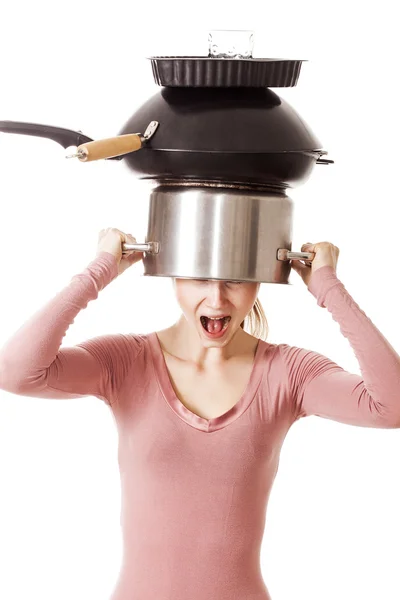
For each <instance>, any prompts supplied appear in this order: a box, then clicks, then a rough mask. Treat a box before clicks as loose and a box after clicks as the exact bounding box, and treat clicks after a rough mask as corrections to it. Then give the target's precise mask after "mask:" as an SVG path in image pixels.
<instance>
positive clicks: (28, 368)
mask: <svg viewBox="0 0 400 600" xmlns="http://www.w3.org/2000/svg"><path fill="white" fill-rule="evenodd" d="M117 275H118V266H117V260H116V258H115V257H114V256H113V255H112V254H110V253H109V252H101V253H99V255H98V256H97V257H96V258H95V259H94V260H93V261H92V262H91V263H90V264H89V265H88V266H87V267H86V269H85V270H84V271H83V272H82V273H79V274H77V275H74V277H72V279H71V282H70V283H69V285H67V286H66V287H65V288H64V289H63V290H61V291H60V292H59V293H58V294H57V295H56V296H55V297H54V298H52V299H51V300H50V301H49V302H48V303H47V304H46V305H45V306H44V307H43V308H42V309H40V310H39V311H38V312H36V313H35V314H34V315H33V316H32V317H31V318H30V319H29V320H28V321H27V322H26V323H24V324H23V325H22V327H20V328H19V329H18V330H17V332H16V333H15V334H14V335H13V336H12V337H11V338H10V339H9V340H8V341H7V343H6V344H5V345H4V346H3V347H2V348H1V349H0V389H3V390H5V391H8V392H11V393H14V394H20V395H22V396H34V397H36V398H59V399H64V398H78V397H80V396H90V395H93V396H97V397H99V398H101V399H102V400H104V401H106V402H107V403H108V404H111V402H112V398H113V397H114V395H115V392H116V390H117V388H118V384H119V382H120V381H122V379H123V378H124V377H125V375H126V373H127V370H128V368H129V366H130V364H131V363H132V360H133V359H134V358H135V357H136V356H137V354H138V353H139V351H140V347H139V345H138V341H137V339H136V338H135V336H125V335H123V334H118V335H104V336H99V337H96V338H93V339H91V340H87V341H85V342H82V343H80V344H77V345H76V346H73V347H66V348H63V349H61V350H60V346H61V342H62V339H63V337H64V336H65V334H66V332H67V330H68V328H69V326H70V325H71V324H72V323H73V322H74V319H75V317H76V315H77V314H78V313H79V312H80V311H81V310H83V309H84V308H86V306H87V305H88V303H89V301H90V300H94V299H96V298H97V297H98V294H99V292H100V290H102V289H103V288H104V287H105V286H106V285H108V284H109V283H110V282H111V281H112V280H113V279H114V278H115V277H116V276H117Z"/></svg>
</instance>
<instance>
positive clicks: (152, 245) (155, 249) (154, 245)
mask: <svg viewBox="0 0 400 600" xmlns="http://www.w3.org/2000/svg"><path fill="white" fill-rule="evenodd" d="M132 250H133V251H134V252H147V253H148V254H158V253H159V251H160V244H159V242H145V243H143V244H141V243H138V244H126V243H125V242H124V243H123V244H122V254H126V253H127V252H132Z"/></svg>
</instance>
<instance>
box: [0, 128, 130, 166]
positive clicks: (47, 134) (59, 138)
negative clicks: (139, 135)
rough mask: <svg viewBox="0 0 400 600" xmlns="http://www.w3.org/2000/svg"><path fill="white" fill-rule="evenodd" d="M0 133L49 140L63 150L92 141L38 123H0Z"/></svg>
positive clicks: (88, 138)
mask: <svg viewBox="0 0 400 600" xmlns="http://www.w3.org/2000/svg"><path fill="white" fill-rule="evenodd" d="M0 131H3V132H4V133H19V134H22V135H33V136H36V137H43V138H48V139H49V140H53V142H57V144H60V145H61V146H62V147H63V148H69V147H70V146H80V145H81V144H86V143H87V142H93V141H94V140H93V139H92V138H90V137H88V136H87V135H84V134H83V133H82V131H74V130H73V129H65V128H64V127H54V126H53V125H40V124H39V123H24V122H23V121H0ZM121 158H122V156H113V157H111V158H106V160H121Z"/></svg>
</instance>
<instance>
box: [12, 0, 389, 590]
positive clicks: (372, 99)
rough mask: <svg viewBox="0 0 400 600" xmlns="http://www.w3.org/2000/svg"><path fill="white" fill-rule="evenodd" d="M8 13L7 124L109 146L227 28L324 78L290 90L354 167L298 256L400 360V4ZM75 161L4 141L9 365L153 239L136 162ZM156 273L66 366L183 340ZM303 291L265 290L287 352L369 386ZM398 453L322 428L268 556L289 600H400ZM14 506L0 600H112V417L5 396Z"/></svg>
mask: <svg viewBox="0 0 400 600" xmlns="http://www.w3.org/2000/svg"><path fill="white" fill-rule="evenodd" d="M1 13H2V14H1V19H2V27H1V37H0V56H1V95H0V119H7V120H17V121H18V120H19V121H28V122H36V123H44V124H49V125H58V126H61V127H67V128H71V129H76V130H78V129H81V130H82V131H83V132H84V133H85V134H86V135H88V136H90V137H92V138H94V139H99V138H102V137H110V136H112V135H115V134H116V133H117V132H118V131H119V129H120V128H121V127H122V125H123V124H124V123H125V121H126V120H127V119H128V118H129V117H130V116H131V114H132V113H133V112H134V111H135V110H136V108H138V106H139V105H140V104H142V102H144V101H145V100H146V99H147V98H148V97H149V96H150V95H152V94H154V93H156V92H157V90H158V89H159V88H158V87H157V86H156V84H155V83H154V81H153V77H152V73H151V67H150V62H149V61H148V60H147V59H146V56H150V55H156V54H163V55H173V54H178V55H179V54H180V55H185V54H186V55H196V54H197V55H205V54H206V53H207V50H208V48H207V32H208V30H209V29H254V30H255V47H254V56H255V57H279V58H293V59H308V61H309V62H306V63H304V64H303V68H302V72H301V75H300V79H299V83H298V85H297V87H294V88H287V89H276V90H274V91H276V92H277V93H278V94H279V95H280V96H281V97H283V98H285V99H286V100H287V101H288V102H289V103H290V104H291V105H292V106H293V107H294V108H295V110H297V111H298V112H299V113H300V115H301V116H302V117H303V118H304V119H305V121H306V122H307V123H308V124H309V125H310V127H311V128H312V129H313V131H314V132H315V134H316V135H317V137H318V138H319V139H320V140H321V142H322V145H323V148H324V149H326V150H328V152H329V155H328V158H332V159H334V160H335V164H334V165H330V166H316V167H315V169H314V172H313V174H312V175H311V178H310V179H309V181H308V182H307V183H306V184H305V185H303V186H301V187H299V188H297V189H293V190H291V191H290V193H289V195H290V197H291V198H292V199H293V200H294V201H295V220H294V227H293V231H294V236H293V244H292V248H293V249H294V250H295V249H298V250H300V246H301V244H302V243H304V242H307V241H311V242H313V243H315V242H319V241H325V240H327V241H331V242H332V243H334V244H335V245H337V246H338V247H339V248H340V251H341V252H340V258H339V264H338V269H337V274H338V277H339V278H340V279H341V281H342V282H343V283H344V285H345V287H346V289H347V290H348V291H349V293H350V294H351V295H352V296H353V298H354V299H355V301H356V302H357V303H358V304H359V306H360V307H361V308H362V309H363V310H364V311H365V312H366V314H367V315H368V316H369V317H370V319H371V320H372V321H373V323H374V324H375V325H376V326H377V327H378V328H379V329H380V331H381V332H382V333H383V334H384V335H385V337H387V339H388V340H389V341H390V343H391V344H392V345H393V347H394V348H396V349H397V350H399V349H400V325H399V305H400V304H399V282H398V256H397V255H396V251H397V246H398V236H399V208H398V202H399V194H398V186H397V177H398V164H397V162H398V139H399V119H398V106H399V92H398V89H399V86H398V77H399V75H398V73H399V69H398V56H399V47H398V41H396V40H397V39H398V37H397V34H398V21H397V18H396V16H395V15H396V13H397V7H396V3H395V2H389V1H381V2H379V3H367V2H338V1H337V0H336V1H335V2H321V1H318V2H289V1H288V0H286V1H284V0H283V1H280V2H279V3H277V2H271V3H269V2H265V1H262V2H254V1H253V2H246V3H241V6H239V5H236V4H234V3H222V2H216V1H212V2H210V1H202V2H193V3H189V2H177V1H176V0H170V2H162V3H161V2H160V3H159V4H157V3H154V2H142V3H137V2H121V1H118V0H114V1H113V2H99V1H97V2H95V1H94V0H86V1H85V2H82V1H80V2H77V1H76V0H69V1H68V2H65V3H61V4H60V3H55V2H52V3H51V2H45V1H44V0H36V2H33V3H29V2H27V1H25V2H21V1H19V0H14V2H7V3H4V5H3V7H2V10H1ZM66 153H67V152H66V151H65V150H64V149H63V148H62V147H61V146H59V145H57V144H55V143H54V142H51V141H49V140H45V139H40V138H34V137H29V136H22V135H11V134H8V135H6V134H4V135H2V134H0V165H1V177H0V194H1V207H0V227H1V236H0V257H1V283H0V285H1V311H0V345H2V344H3V343H4V342H5V341H6V340H7V339H8V338H9V337H10V336H11V335H12V334H13V332H14V331H16V329H17V328H19V327H20V325H21V324H22V323H23V322H24V321H25V320H27V319H28V318H29V317H30V315H31V314H33V313H34V312H35V311H36V310H38V309H39V308H41V307H42V306H43V305H44V304H45V303H46V302H47V301H48V300H49V299H50V298H51V297H53V296H54V295H55V294H56V293H57V292H58V291H59V290H61V289H62V288H63V287H64V286H66V285H68V283H69V281H70V279H71V277H72V276H73V275H74V274H76V273H78V272H80V271H81V270H83V269H84V268H85V266H86V265H87V264H88V263H89V262H90V261H91V260H92V258H94V256H95V251H96V245H97V236H98V232H99V230H100V229H102V228H105V227H111V226H113V227H118V228H119V229H122V230H124V231H127V232H132V233H133V235H134V236H135V237H136V238H137V240H138V241H141V240H144V236H145V233H146V227H147V198H148V195H147V191H144V190H143V184H142V183H140V182H138V181H137V180H135V178H134V176H133V175H132V174H131V173H130V172H129V171H128V169H126V168H125V167H124V165H123V163H120V162H119V161H99V162H96V163H88V164H83V163H81V162H79V161H78V160H77V159H75V160H72V159H71V160H66V159H65V158H64V156H65V155H66ZM142 268H143V267H142V264H141V263H139V264H137V265H135V266H134V267H132V268H131V269H130V270H129V271H128V272H127V273H125V274H124V275H123V276H122V277H121V278H118V280H116V281H114V282H113V283H112V285H110V286H108V287H107V288H106V289H105V290H103V291H102V292H101V294H100V296H99V298H98V299H97V300H96V302H92V303H90V304H89V306H88V307H87V309H86V310H85V311H84V314H82V313H80V314H79V315H78V316H77V318H76V319H75V322H74V324H73V326H71V327H70V329H69V331H68V332H67V334H66V336H65V338H64V340H63V345H66V346H67V345H73V344H76V343H78V342H80V341H83V340H84V339H87V338H89V337H94V336H96V335H101V334H105V333H114V332H137V333H147V332H150V331H154V330H159V329H162V328H164V327H167V326H169V325H171V324H172V323H173V322H174V321H175V320H176V319H177V318H178V316H179V314H180V310H179V306H178V305H177V303H176V301H175V298H174V296H173V291H172V287H171V282H170V280H169V279H168V278H165V279H164V278H157V277H143V276H142ZM290 282H291V283H292V284H293V285H291V286H283V285H271V284H262V286H261V288H260V299H261V302H262V304H263V306H264V310H265V312H266V315H267V318H268V322H269V327H270V333H269V337H268V341H270V342H272V343H280V342H283V343H288V344H292V345H297V346H300V347H305V348H310V349H313V350H315V351H317V352H320V353H322V354H325V355H327V356H329V357H330V358H331V359H332V360H334V361H335V362H337V363H338V364H340V365H341V366H342V367H343V368H345V369H346V370H348V371H350V372H352V373H357V374H360V370H359V365H358V362H357V359H356V357H355V355H354V352H353V350H352V348H351V346H350V344H349V342H348V340H347V339H346V338H344V337H343V335H342V334H341V332H340V330H339V325H338V324H337V323H336V322H334V321H333V319H332V317H331V315H330V313H329V312H328V311H327V310H324V309H322V308H320V307H318V306H317V303H316V300H315V298H314V297H313V296H312V295H311V293H310V292H309V291H308V290H307V288H306V286H305V285H304V284H303V282H302V281H301V279H300V277H299V276H298V274H297V273H295V272H294V271H292V273H291V275H290ZM399 411H400V403H399ZM399 452H400V431H399V430H383V429H369V428H361V427H354V426H350V425H345V424H340V423H337V422H334V421H329V420H326V419H322V418H319V417H309V418H307V419H301V421H300V422H297V423H296V424H295V425H294V426H293V427H292V428H291V430H290V431H289V433H288V436H287V438H286V440H285V444H284V446H283V448H282V453H281V461H280V468H279V472H278V475H277V478H276V480H275V484H274V487H273V490H272V493H271V498H270V502H269V506H268V512H267V525H266V531H265V537H264V542H263V547H262V570H263V575H264V578H265V581H266V584H267V586H268V589H269V591H270V593H271V596H272V599H273V600H288V599H290V598H291V599H296V600H300V599H307V600H314V599H315V600H316V599H318V600H322V599H323V600H333V599H335V600H337V598H340V599H341V600H356V599H361V598H362V599H363V600H369V599H371V600H372V599H374V600H376V598H382V599H385V600H395V599H398V598H399V597H400V583H399V579H398V565H399V558H400V556H399V543H398V540H399V536H400V517H399V510H398V507H399V503H400V488H399V456H400V454H399ZM232 459H233V460H234V457H233V458H232ZM0 486H1V496H0V510H1V512H0V565H1V573H2V574H1V577H0V597H1V598H4V599H7V600H22V599H24V600H25V599H26V598H36V597H37V598H39V597H40V598H41V600H50V599H51V600H54V599H57V600H67V599H68V600H70V599H71V598H74V600H92V599H93V600H107V599H108V598H109V596H110V594H111V592H112V590H113V587H114V584H115V581H116V578H117V575H118V571H119V568H120V563H121V535H120V529H119V509H120V491H119V474H118V467H117V432H116V428H115V425H114V421H113V419H112V415H111V413H110V412H109V409H108V408H107V407H106V406H105V405H104V404H103V403H102V402H101V401H99V400H98V399H96V398H93V397H87V398H83V399H77V400H69V401H51V400H43V399H34V398H28V397H22V396H16V395H12V394H9V393H6V392H4V391H0ZM135 600H136V599H135ZM138 600H139V599H138ZM158 600H163V599H162V598H160V599H158ZM188 600H189V599H188Z"/></svg>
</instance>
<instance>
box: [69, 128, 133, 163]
mask: <svg viewBox="0 0 400 600" xmlns="http://www.w3.org/2000/svg"><path fill="white" fill-rule="evenodd" d="M141 147H142V139H141V135H140V134H139V133H128V134H126V135H118V136H117V137H112V138H106V139H105V140H95V141H93V142H86V144H81V145H80V146H78V148H77V154H78V158H79V160H80V161H82V162H89V161H91V160H100V159H101V158H112V157H113V156H119V155H120V154H126V153H128V152H135V150H140V148H141Z"/></svg>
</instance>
